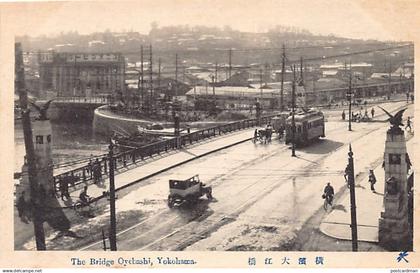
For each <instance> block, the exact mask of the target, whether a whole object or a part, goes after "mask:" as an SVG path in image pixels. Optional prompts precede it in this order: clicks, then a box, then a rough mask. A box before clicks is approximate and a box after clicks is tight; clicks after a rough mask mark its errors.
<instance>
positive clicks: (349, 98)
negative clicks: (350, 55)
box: [347, 65, 353, 131]
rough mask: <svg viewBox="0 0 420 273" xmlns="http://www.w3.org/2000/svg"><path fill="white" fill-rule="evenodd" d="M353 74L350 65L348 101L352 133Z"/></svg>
mask: <svg viewBox="0 0 420 273" xmlns="http://www.w3.org/2000/svg"><path fill="white" fill-rule="evenodd" d="M352 78H353V76H352V72H351V65H350V74H349V91H348V92H347V99H348V101H349V131H351V119H352V116H353V115H352V113H351V101H352V99H353V98H352V97H353V91H352V86H351V85H352Z"/></svg>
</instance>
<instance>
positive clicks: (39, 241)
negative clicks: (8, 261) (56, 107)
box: [15, 43, 46, 250]
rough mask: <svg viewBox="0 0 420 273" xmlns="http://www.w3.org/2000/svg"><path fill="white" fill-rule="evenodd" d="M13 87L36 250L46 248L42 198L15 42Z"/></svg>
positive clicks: (26, 94)
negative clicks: (26, 161) (17, 101)
mask: <svg viewBox="0 0 420 273" xmlns="http://www.w3.org/2000/svg"><path fill="white" fill-rule="evenodd" d="M15 73H16V75H15V77H16V85H15V88H16V89H17V90H18V92H19V102H20V108H21V111H22V127H23V136H24V140H25V150H26V158H27V160H28V180H29V185H30V191H31V193H30V196H31V209H32V215H33V223H34V234H35V241H36V249H37V250H46V246H45V233H44V226H43V221H42V217H41V215H40V214H41V211H40V210H41V209H42V205H41V204H40V203H41V202H42V200H39V194H38V181H37V173H38V171H37V169H36V162H35V161H36V159H35V148H34V143H33V137H32V128H31V118H30V116H29V109H28V93H27V91H26V87H25V70H24V67H23V57H22V46H21V44H20V43H15Z"/></svg>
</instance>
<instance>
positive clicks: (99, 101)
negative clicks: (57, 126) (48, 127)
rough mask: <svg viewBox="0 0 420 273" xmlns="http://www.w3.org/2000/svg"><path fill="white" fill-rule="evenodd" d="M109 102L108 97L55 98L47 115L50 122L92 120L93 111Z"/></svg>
mask: <svg viewBox="0 0 420 273" xmlns="http://www.w3.org/2000/svg"><path fill="white" fill-rule="evenodd" d="M110 102H111V98H110V97H109V96H94V97H56V98H54V100H53V102H52V103H51V110H50V111H49V114H50V118H51V119H52V120H74V119H76V120H77V119H93V113H94V110H95V109H96V108H98V107H99V106H102V105H106V104H108V103H110Z"/></svg>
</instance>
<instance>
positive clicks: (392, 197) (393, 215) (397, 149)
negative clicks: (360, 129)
mask: <svg viewBox="0 0 420 273" xmlns="http://www.w3.org/2000/svg"><path fill="white" fill-rule="evenodd" d="M406 157H407V148H406V141H405V137H404V132H403V131H402V130H401V129H400V128H399V127H397V128H392V129H390V130H388V132H387V135H386V142H385V155H384V164H385V166H384V167H385V190H384V200H383V202H384V203H383V211H382V212H381V217H380V219H379V244H380V245H381V246H383V247H384V248H386V249H388V250H393V251H398V250H405V249H403V248H404V247H405V246H407V245H408V243H409V242H410V238H409V236H410V235H409V234H410V232H409V225H408V213H407V211H408V196H407V170H408V168H407V159H406Z"/></svg>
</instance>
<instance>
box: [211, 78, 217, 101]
mask: <svg viewBox="0 0 420 273" xmlns="http://www.w3.org/2000/svg"><path fill="white" fill-rule="evenodd" d="M211 82H212V85H213V100H214V101H216V90H215V86H214V84H215V82H214V75H211Z"/></svg>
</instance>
